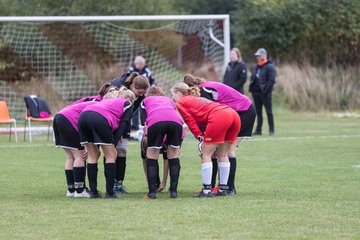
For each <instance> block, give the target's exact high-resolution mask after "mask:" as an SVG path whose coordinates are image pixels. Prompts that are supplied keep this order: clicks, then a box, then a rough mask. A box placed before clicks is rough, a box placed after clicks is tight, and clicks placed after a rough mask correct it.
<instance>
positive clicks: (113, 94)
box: [103, 88, 119, 99]
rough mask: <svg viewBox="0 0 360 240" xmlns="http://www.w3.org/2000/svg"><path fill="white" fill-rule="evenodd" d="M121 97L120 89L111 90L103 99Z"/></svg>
mask: <svg viewBox="0 0 360 240" xmlns="http://www.w3.org/2000/svg"><path fill="white" fill-rule="evenodd" d="M117 97H119V89H118V88H110V89H109V91H108V93H106V94H105V95H104V97H103V99H111V98H117Z"/></svg>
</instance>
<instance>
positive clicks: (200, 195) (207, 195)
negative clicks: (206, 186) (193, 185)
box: [193, 190, 212, 198]
mask: <svg viewBox="0 0 360 240" xmlns="http://www.w3.org/2000/svg"><path fill="white" fill-rule="evenodd" d="M208 197H212V195H211V192H208V193H205V192H204V190H201V191H200V192H198V193H197V194H195V195H194V196H193V198H208Z"/></svg>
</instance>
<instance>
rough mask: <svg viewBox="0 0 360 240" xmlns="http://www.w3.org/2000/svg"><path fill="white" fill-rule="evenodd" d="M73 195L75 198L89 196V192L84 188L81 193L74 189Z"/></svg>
mask: <svg viewBox="0 0 360 240" xmlns="http://www.w3.org/2000/svg"><path fill="white" fill-rule="evenodd" d="M74 197H76V198H90V193H89V192H88V191H87V190H86V189H84V190H83V191H82V192H81V193H77V192H76V191H75V193H74Z"/></svg>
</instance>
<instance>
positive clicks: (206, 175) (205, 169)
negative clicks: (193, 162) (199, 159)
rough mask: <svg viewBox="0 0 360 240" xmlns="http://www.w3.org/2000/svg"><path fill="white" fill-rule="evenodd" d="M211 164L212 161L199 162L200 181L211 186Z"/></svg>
mask: <svg viewBox="0 0 360 240" xmlns="http://www.w3.org/2000/svg"><path fill="white" fill-rule="evenodd" d="M212 169H213V165H212V162H207V163H202V164H201V176H202V182H203V185H204V186H205V185H206V186H211V174H212Z"/></svg>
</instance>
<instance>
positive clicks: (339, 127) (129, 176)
mask: <svg viewBox="0 0 360 240" xmlns="http://www.w3.org/2000/svg"><path fill="white" fill-rule="evenodd" d="M275 117H276V130H277V132H276V136H274V137H268V136H267V135H263V136H260V137H254V138H253V139H251V140H247V141H243V142H242V143H241V145H240V148H239V150H238V153H237V157H238V172H237V179H236V186H237V192H238V194H237V195H236V196H235V197H224V198H212V199H193V198H191V196H192V194H193V192H194V191H196V190H198V189H199V188H200V187H201V175H200V163H199V159H198V157H197V156H196V144H195V140H194V139H193V138H192V137H191V136H190V135H188V137H187V139H186V141H185V142H184V145H183V149H182V155H181V164H182V169H181V179H180V186H179V197H178V198H177V199H169V198H168V195H167V193H160V194H158V199H156V200H144V199H143V195H144V194H145V193H146V190H147V188H146V184H145V179H144V176H143V172H142V166H141V161H140V159H139V146H138V143H137V142H131V143H130V146H129V154H128V160H127V166H128V168H127V172H126V180H125V185H126V187H127V188H128V190H129V191H130V192H131V194H130V195H123V196H122V197H121V199H118V200H117V199H115V200H113V199H111V200H110V199H94V200H93V199H68V198H66V197H65V193H66V186H65V176H64V171H63V168H64V162H65V154H64V153H63V151H62V150H61V149H56V148H54V147H53V146H52V143H50V142H46V140H45V139H46V137H45V136H35V137H34V142H33V143H32V144H29V143H24V142H22V135H20V136H19V139H20V140H21V142H20V143H19V144H17V145H16V144H14V143H9V142H8V139H7V137H8V136H6V135H2V136H0V141H1V145H0V149H1V160H0V161H1V168H0V169H1V170H0V173H1V174H0V193H1V195H0V228H1V231H0V239H28V240H31V239H79V240H80V239H86V240H88V239H359V238H360V168H358V167H354V166H357V165H360V120H359V119H351V118H334V117H331V116H330V115H326V114H322V115H314V114H294V113H289V112H286V111H277V112H276V115H275ZM266 131H267V127H266V124H265V128H264V132H266ZM104 185H105V184H104V177H103V168H102V166H101V165H100V167H99V189H100V190H101V191H102V192H104V189H105V186H104Z"/></svg>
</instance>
